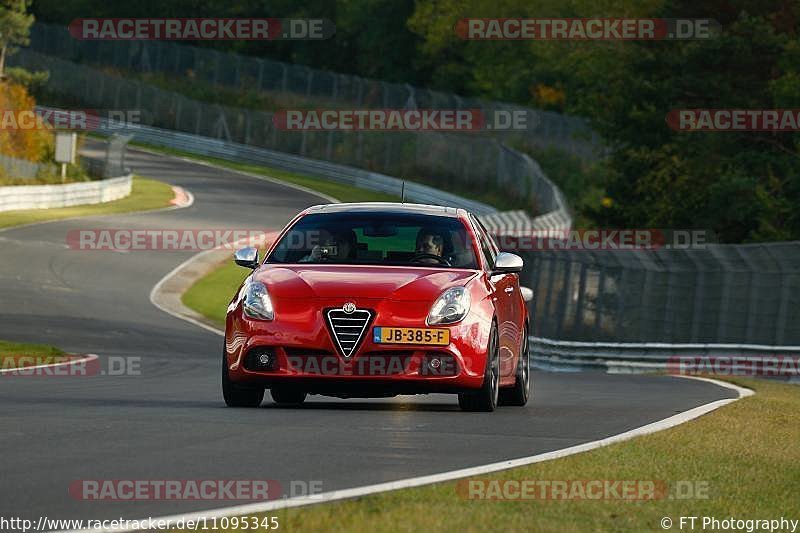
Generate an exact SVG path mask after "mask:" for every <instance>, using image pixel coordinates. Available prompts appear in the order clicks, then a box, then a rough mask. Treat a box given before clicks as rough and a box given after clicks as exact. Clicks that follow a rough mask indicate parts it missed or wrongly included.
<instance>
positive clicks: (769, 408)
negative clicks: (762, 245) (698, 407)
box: [228, 380, 800, 532]
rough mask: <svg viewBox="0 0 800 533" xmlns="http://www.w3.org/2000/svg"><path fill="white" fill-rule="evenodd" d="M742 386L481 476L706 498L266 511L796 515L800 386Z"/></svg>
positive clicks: (456, 498) (443, 502)
mask: <svg viewBox="0 0 800 533" xmlns="http://www.w3.org/2000/svg"><path fill="white" fill-rule="evenodd" d="M740 384H742V385H745V386H748V387H751V388H753V389H755V390H756V391H757V394H756V396H753V397H750V398H746V399H744V400H740V401H738V402H736V403H734V404H732V405H729V406H726V407H724V408H722V409H720V410H718V411H715V412H713V413H712V414H709V415H706V416H703V417H701V418H700V419H697V420H694V421H691V422H688V423H686V424H683V425H681V426H678V427H675V428H673V429H670V430H666V431H662V432H659V433H656V434H653V435H648V436H645V437H639V438H636V439H633V440H631V441H628V442H624V443H620V444H616V445H613V446H609V447H606V448H602V449H599V450H595V451H592V452H587V453H582V454H579V455H574V456H571V457H567V458H564V459H559V460H555V461H549V462H545V463H539V464H536V465H531V466H527V467H522V468H516V469H513V470H507V471H504V472H499V473H495V474H491V475H488V476H478V477H476V478H475V479H496V480H509V479H512V480H659V481H666V482H667V483H669V484H671V485H674V484H675V483H676V482H683V481H692V482H701V483H707V486H708V494H709V497H708V498H706V499H679V498H676V499H658V500H651V501H638V502H636V501H629V500H606V501H585V500H584V501H581V500H566V501H546V500H534V501H531V500H527V501H502V502H501V501H485V500H467V499H464V498H463V497H462V496H460V495H459V494H458V493H457V491H456V482H450V483H441V484H436V485H429V486H425V487H420V488H415V489H406V490H399V491H395V492H389V493H383V494H379V495H374V496H367V497H363V498H358V499H355V500H348V501H343V502H338V503H328V504H318V505H314V506H310V507H301V508H294V509H284V510H280V511H274V512H270V513H265V515H266V516H277V517H278V520H279V522H280V527H281V529H284V530H286V531H370V532H372V531H377V532H381V531H398V530H401V531H453V532H460V531H476V532H477V531H481V532H482V531H557V532H564V531H566V532H570V531H576V532H577V531H633V532H639V531H663V530H662V528H661V525H660V521H661V519H662V518H663V517H669V518H670V519H672V520H673V524H674V525H673V527H672V530H673V531H678V530H680V529H679V527H678V524H679V522H678V520H679V517H681V516H699V517H703V516H711V517H717V518H719V519H724V518H728V517H731V516H733V517H736V518H742V519H754V518H761V519H768V518H777V519H779V518H780V517H782V516H783V517H786V518H790V519H798V518H800V516H799V515H798V513H797V494H798V491H800V446H798V442H800V389H798V388H797V386H792V385H786V384H779V383H773V382H766V381H755V380H741V381H740ZM534 405H535V404H534ZM490 416H491V415H490ZM468 445H469V443H468V442H455V441H454V442H453V446H468ZM531 451H532V452H533V451H534V450H531ZM262 516H264V515H262ZM699 525H700V523H699V522H698V527H697V529H698V530H700V529H701V528H700V527H699ZM684 530H687V527H686V526H684ZM228 531H233V530H232V529H231V530H228Z"/></svg>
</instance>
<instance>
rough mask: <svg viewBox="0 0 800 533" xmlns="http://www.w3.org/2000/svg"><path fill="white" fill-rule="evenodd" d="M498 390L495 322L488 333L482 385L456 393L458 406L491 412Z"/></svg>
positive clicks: (498, 362) (498, 343)
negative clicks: (487, 348)
mask: <svg viewBox="0 0 800 533" xmlns="http://www.w3.org/2000/svg"><path fill="white" fill-rule="evenodd" d="M499 391H500V336H499V334H498V333H497V324H492V331H491V333H490V334H489V350H488V354H487V357H486V370H484V373H483V385H481V388H480V389H478V390H476V391H474V392H462V393H459V395H458V406H459V407H461V409H462V410H463V411H481V412H485V413H491V412H492V411H494V410H495V408H497V401H498V396H499Z"/></svg>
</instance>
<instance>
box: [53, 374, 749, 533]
mask: <svg viewBox="0 0 800 533" xmlns="http://www.w3.org/2000/svg"><path fill="white" fill-rule="evenodd" d="M680 377H683V378H686V379H696V380H699V381H705V382H708V383H712V384H714V385H717V386H720V387H724V388H726V389H731V390H734V391H736V392H737V393H738V394H739V397H738V398H727V399H724V400H716V401H714V402H710V403H707V404H704V405H700V406H698V407H694V408H692V409H689V410H688V411H684V412H682V413H678V414H675V415H672V416H670V417H667V418H665V419H663V420H658V421H656V422H652V423H650V424H647V425H644V426H641V427H638V428H635V429H631V430H629V431H626V432H624V433H620V434H618V435H612V436H611V437H607V438H605V439H600V440H595V441H592V442H586V443H583V444H578V445H577V446H570V447H569V448H563V449H561V450H554V451H552V452H546V453H540V454H537V455H531V456H529V457H522V458H520V459H511V460H507V461H501V462H498V463H491V464H487V465H481V466H475V467H471V468H462V469H460V470H451V471H449V472H442V473H440V474H432V475H428V476H419V477H413V478H407V479H400V480H397V481H390V482H387V483H378V484H376V485H367V486H363V487H355V488H352V489H343V490H336V491H331V492H325V493H322V494H317V495H314V496H304V497H299V498H287V499H283V500H276V501H269V502H260V503H250V504H245V505H237V506H233V507H222V508H218V509H211V510H208V511H200V512H196V513H191V514H181V515H171V516H163V517H159V518H153V520H154V521H161V520H163V521H165V522H170V523H172V524H176V523H178V522H179V521H181V520H183V521H184V522H185V521H188V520H194V521H195V522H196V521H198V520H200V519H203V518H205V519H209V520H210V519H212V518H222V517H226V516H227V517H230V516H241V515H250V514H255V513H265V512H269V511H274V510H276V509H288V508H291V507H302V506H305V505H313V504H319V503H328V502H335V501H341V500H347V499H351V498H357V497H361V496H368V495H371V494H378V493H382V492H390V491H394V490H399V489H408V488H413V487H420V486H423V485H430V484H433V483H442V482H445V481H453V480H456V479H461V478H466V477H470V476H479V475H483V474H491V473H493V472H499V471H502V470H508V469H509V468H516V467H519V466H526V465H531V464H535V463H542V462H545V461H552V460H553V459H561V458H563V457H568V456H570V455H575V454H578V453H583V452H588V451H591V450H596V449H598V448H603V447H605V446H610V445H612V444H617V443H620V442H624V441H627V440H630V439H633V438H636V437H641V436H643V435H650V434H652V433H656V432H658V431H663V430H665V429H670V428H673V427H675V426H678V425H680V424H684V423H686V422H689V421H691V420H695V419H696V418H699V417H701V416H703V415H705V414H708V413H710V412H712V411H715V410H717V409H719V408H720V407H723V406H725V405H728V404H730V403H733V402H735V401H738V400H740V399H742V398H745V397H747V396H752V395H753V394H754V392H753V391H752V390H750V389H746V388H744V387H739V386H737V385H734V384H732V383H726V382H724V381H718V380H715V379H709V378H697V377H694V376H680ZM132 521H133V520H132ZM139 522H140V523H142V522H143V523H146V522H147V521H146V520H139ZM81 531H93V532H129V531H138V530H137V529H130V528H116V529H91V530H81ZM61 533H78V532H77V531H69V532H61Z"/></svg>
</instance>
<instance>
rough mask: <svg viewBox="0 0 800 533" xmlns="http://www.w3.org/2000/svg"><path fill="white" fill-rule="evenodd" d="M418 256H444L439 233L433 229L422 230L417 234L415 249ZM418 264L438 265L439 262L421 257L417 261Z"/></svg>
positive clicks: (441, 237)
mask: <svg viewBox="0 0 800 533" xmlns="http://www.w3.org/2000/svg"><path fill="white" fill-rule="evenodd" d="M416 252H417V253H418V254H428V255H436V256H439V257H442V258H443V259H444V257H443V254H444V237H443V236H442V234H441V232H440V231H438V230H437V229H435V228H422V229H421V230H419V233H417V248H416ZM419 262H420V263H428V264H439V263H440V262H439V261H437V260H436V259H434V258H432V257H423V258H420V260H419Z"/></svg>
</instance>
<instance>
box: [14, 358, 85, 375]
mask: <svg viewBox="0 0 800 533" xmlns="http://www.w3.org/2000/svg"><path fill="white" fill-rule="evenodd" d="M54 357H67V356H54ZM95 359H98V357H97V356H96V355H95V354H93V353H90V354H87V355H86V356H84V357H81V358H80V359H71V360H69V361H64V362H63V363H50V364H47V365H33V366H22V367H19V368H3V369H0V374H10V373H12V372H20V371H22V372H27V371H29V370H36V369H37V368H51V367H56V366H68V365H76V364H78V363H87V362H89V361H94V360H95Z"/></svg>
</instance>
